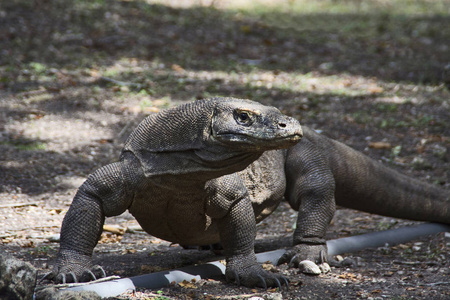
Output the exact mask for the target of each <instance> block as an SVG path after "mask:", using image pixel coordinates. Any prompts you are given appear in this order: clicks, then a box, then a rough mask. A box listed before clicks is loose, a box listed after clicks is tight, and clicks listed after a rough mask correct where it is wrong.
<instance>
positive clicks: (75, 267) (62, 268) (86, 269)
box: [41, 250, 106, 283]
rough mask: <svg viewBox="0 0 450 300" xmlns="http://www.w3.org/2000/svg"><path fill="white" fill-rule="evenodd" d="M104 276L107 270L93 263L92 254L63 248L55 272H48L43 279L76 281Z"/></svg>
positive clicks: (66, 281) (85, 280) (61, 281)
mask: <svg viewBox="0 0 450 300" xmlns="http://www.w3.org/2000/svg"><path fill="white" fill-rule="evenodd" d="M103 277H106V273H105V270H103V268H102V267H101V266H99V265H92V262H91V257H90V256H88V255H84V254H80V253H77V252H75V251H70V250H65V251H64V250H63V251H60V253H59V254H58V262H57V265H56V266H55V268H54V270H53V272H51V273H50V274H46V275H45V276H44V278H43V279H50V280H53V281H54V282H55V283H76V282H88V281H92V280H97V279H99V278H103ZM43 279H41V280H43Z"/></svg>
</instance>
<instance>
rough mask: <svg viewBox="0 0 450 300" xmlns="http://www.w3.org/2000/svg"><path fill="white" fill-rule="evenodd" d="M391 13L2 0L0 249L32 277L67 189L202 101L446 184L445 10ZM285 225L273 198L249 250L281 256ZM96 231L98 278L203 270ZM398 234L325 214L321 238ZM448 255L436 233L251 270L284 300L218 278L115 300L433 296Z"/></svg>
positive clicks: (136, 238) (384, 9)
mask: <svg viewBox="0 0 450 300" xmlns="http://www.w3.org/2000/svg"><path fill="white" fill-rule="evenodd" d="M206 2H207V3H206ZM244 2H245V3H247V2H248V1H242V3H244ZM255 2H258V3H259V2H261V1H255ZM262 2H263V3H265V2H264V1H262ZM337 2H339V1H337ZM400 2H402V1H391V2H390V3H391V4H389V5H392V6H389V5H388V4H386V3H387V2H386V1H342V3H341V4H339V3H336V1H309V2H308V1H286V2H283V1H281V2H280V4H279V6H278V7H275V8H273V7H267V6H265V5H262V6H255V7H253V8H246V7H237V6H235V2H234V1H223V2H222V1H212V2H211V1H209V2H208V1H164V2H161V1H137V0H136V1H133V0H127V1H100V0H99V1H75V2H74V1H51V0H48V1H44V0H36V1H25V0H23V1H20V0H12V1H8V2H2V3H1V4H0V153H1V155H0V249H1V250H0V251H5V252H9V253H11V254H13V255H15V256H16V257H19V258H21V259H24V260H26V261H29V262H30V263H32V264H33V265H34V266H35V267H37V268H38V269H39V273H40V275H42V274H44V273H45V272H48V271H49V270H50V269H51V268H52V264H53V259H54V257H55V255H56V252H57V249H58V243H57V242H54V241H53V239H54V237H55V235H56V234H58V233H59V229H60V225H61V221H62V219H63V217H64V215H65V213H66V212H67V209H68V207H69V205H70V203H71V200H72V198H73V196H74V194H75V192H76V189H77V188H78V186H79V185H80V184H81V183H82V182H83V181H84V180H85V178H86V177H87V176H88V175H89V174H90V173H92V172H93V171H94V170H95V169H96V168H98V167H100V166H103V165H105V164H108V163H110V162H113V161H115V160H117V158H118V156H119V154H120V150H121V146H122V145H123V142H124V140H125V139H126V137H127V136H128V134H129V133H130V132H131V131H132V129H133V128H134V127H135V126H136V125H137V124H138V123H139V122H140V120H142V119H143V118H144V117H145V116H146V115H148V114H151V113H154V112H157V111H159V110H161V109H164V108H166V107H170V106H173V105H177V104H179V103H183V102H186V101H191V100H194V99H198V98H204V97H210V96H216V95H220V96H235V97H242V98H250V99H252V100H256V101H260V102H262V103H264V104H269V105H274V106H277V107H278V108H280V109H281V110H282V111H283V112H284V113H286V114H289V115H292V116H294V117H296V118H298V119H299V120H300V121H301V123H302V124H304V125H307V126H310V127H313V128H315V129H317V130H320V131H322V132H323V133H324V134H326V135H328V136H330V137H332V138H334V139H337V140H339V141H341V142H344V143H346V144H348V145H350V146H352V147H353V148H355V149H357V150H359V151H362V152H363V153H365V154H366V155H368V156H370V157H372V158H373V159H376V160H379V161H381V162H382V163H384V164H386V165H388V166H390V167H391V168H394V169H397V170H399V171H400V172H403V173H405V174H408V175H409V176H413V177H416V178H419V179H421V180H423V181H427V182H430V183H433V184H436V185H438V186H440V187H441V188H444V189H449V187H450V178H449V170H450V153H449V151H448V148H449V145H450V121H449V120H450V101H449V99H450V92H449V83H450V77H449V74H450V71H449V70H450V54H449V53H450V49H449V47H450V45H449V43H448V41H450V32H449V28H450V18H449V15H450V11H448V9H447V10H445V9H443V8H442V7H444V8H445V7H448V6H446V4H447V5H448V1H435V2H430V1H411V2H408V3H409V4H404V6H402V5H403V4H402V3H404V2H402V3H400ZM296 3H297V4H298V6H296ZM317 3H319V4H320V5H319V4H317ZM399 3H400V4H399ZM316 4H317V5H318V6H317V7H316V6H314V5H316ZM440 4H442V5H443V6H439V5H440ZM289 5H291V6H289ZM399 7H401V9H400V8H399ZM295 217H296V214H295V212H294V211H292V210H291V209H290V208H289V207H288V205H287V204H286V203H283V204H282V205H281V206H280V207H279V209H278V210H277V211H276V212H275V213H274V214H273V215H272V216H270V217H269V218H268V219H266V220H264V221H263V222H262V223H261V224H259V225H258V236H257V243H256V250H257V251H258V252H262V251H268V250H273V249H276V248H279V247H288V246H289V242H290V238H291V233H292V226H293V224H294V222H295ZM107 224H108V225H112V226H113V227H115V228H119V229H120V230H122V232H120V233H118V234H115V233H111V232H106V231H105V232H104V233H103V236H102V239H101V241H100V243H99V245H98V246H97V247H96V249H95V252H94V260H95V262H96V263H98V264H100V265H102V266H103V267H104V268H105V270H106V271H107V273H108V275H119V276H122V277H126V276H136V275H139V274H145V273H150V272H155V271H161V270H167V269H173V268H178V267H182V266H187V265H192V264H196V263H201V262H206V261H209V260H216V259H217V257H216V256H215V255H214V254H213V253H211V252H210V251H200V250H185V249H183V248H182V247H180V246H179V245H176V244H175V245H173V244H170V243H168V242H166V241H163V240H160V239H158V238H155V237H151V236H149V235H147V234H145V233H143V232H141V231H138V230H132V229H133V228H134V229H135V227H136V225H137V223H136V222H135V221H134V220H133V218H132V217H131V216H130V215H129V214H124V215H121V216H119V217H114V218H110V219H108V220H107ZM411 224H416V222H412V221H406V220H399V219H393V218H387V217H382V216H377V215H371V214H367V213H363V212H357V211H353V210H348V209H343V208H340V209H339V210H338V211H337V213H336V215H335V218H334V220H333V223H332V225H331V226H330V228H329V231H328V238H339V237H345V236H352V235H358V234H361V233H366V232H372V231H379V230H385V229H391V228H397V227H401V226H405V225H411ZM126 228H129V230H128V231H127V232H125V233H124V232H123V231H125V230H126ZM449 254H450V237H449V235H448V234H444V233H442V234H438V235H434V236H430V237H425V238H422V239H419V240H415V241H411V242H410V243H406V244H401V245H396V246H386V247H381V248H377V249H368V250H364V251H360V252H358V253H351V254H348V255H346V256H352V257H354V258H357V259H356V261H357V262H358V264H357V265H355V266H352V267H349V268H333V269H332V272H331V273H329V274H326V275H320V276H307V275H304V274H300V273H299V272H298V271H297V270H294V269H287V267H286V266H284V265H282V266H268V268H269V269H271V270H273V271H275V272H281V273H283V274H284V275H285V276H286V277H287V278H288V279H289V280H290V285H289V288H288V289H284V290H277V289H274V290H268V291H265V290H262V289H249V288H245V287H236V286H234V285H231V284H227V283H226V282H225V281H224V279H223V278H222V279H218V280H201V281H198V282H195V283H189V284H181V285H179V284H178V285H173V286H170V287H167V288H162V289H160V290H138V291H137V292H135V293H132V294H127V295H122V296H120V297H118V299H149V298H150V299H246V298H253V299H258V298H255V297H260V298H264V299H331V298H343V299H360V298H361V299H449V298H450V259H449V258H450V255H449Z"/></svg>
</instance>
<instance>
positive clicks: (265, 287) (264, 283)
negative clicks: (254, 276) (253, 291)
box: [258, 275, 267, 290]
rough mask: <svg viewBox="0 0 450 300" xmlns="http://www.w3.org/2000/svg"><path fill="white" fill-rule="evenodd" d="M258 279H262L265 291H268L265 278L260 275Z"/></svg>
mask: <svg viewBox="0 0 450 300" xmlns="http://www.w3.org/2000/svg"><path fill="white" fill-rule="evenodd" d="M258 278H259V279H261V282H262V284H263V286H262V287H263V289H265V290H267V283H266V280H265V279H264V277H262V276H261V275H258Z"/></svg>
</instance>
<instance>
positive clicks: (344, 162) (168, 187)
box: [49, 98, 450, 287]
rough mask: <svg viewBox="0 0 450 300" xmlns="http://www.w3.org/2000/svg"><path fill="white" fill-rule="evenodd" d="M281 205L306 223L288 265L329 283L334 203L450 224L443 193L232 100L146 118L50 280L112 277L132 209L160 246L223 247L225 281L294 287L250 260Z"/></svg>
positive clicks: (99, 174)
mask: <svg viewBox="0 0 450 300" xmlns="http://www.w3.org/2000/svg"><path fill="white" fill-rule="evenodd" d="M302 136H303V138H302ZM301 138H302V141H301V142H300V143H298V142H299V141H300V139H301ZM283 198H285V199H286V200H287V201H288V202H289V203H290V205H291V206H292V208H294V209H295V210H298V211H299V213H298V219H297V227H296V230H295V232H294V246H293V248H292V249H291V250H289V251H287V253H286V254H285V255H284V256H283V257H282V258H281V259H280V262H290V263H291V264H292V265H294V266H302V264H305V263H306V262H308V263H309V264H311V263H312V262H314V263H317V264H318V266H319V267H320V270H322V271H323V272H327V271H329V269H330V268H329V266H328V264H327V263H326V254H327V248H326V244H325V239H324V236H325V232H326V230H327V227H328V225H329V223H330V221H331V219H332V217H333V214H334V211H335V205H336V203H337V204H339V205H342V206H345V207H349V208H354V209H359V210H363V211H367V212H372V213H377V214H382V215H387V216H393V217H399V218H407V219H414V220H424V221H434V222H442V223H449V222H450V210H449V209H450V201H449V193H448V191H447V190H443V189H439V188H437V187H435V186H432V185H429V184H426V183H422V182H420V181H417V180H414V179H411V178H408V177H406V176H404V175H401V174H399V173H397V172H396V171H393V170H390V169H388V168H386V167H384V166H383V165H381V164H380V163H378V162H375V161H374V160H372V159H370V158H368V157H366V156H364V155H362V154H361V153H359V152H357V151H355V150H352V149H351V148H349V147H347V146H345V145H343V144H341V143H339V142H337V141H334V140H331V139H328V138H326V137H324V136H321V135H319V134H317V133H315V132H314V131H313V130H311V129H309V128H306V127H303V132H302V128H301V127H300V124H299V122H298V121H297V120H295V119H293V118H290V117H287V116H285V115H283V114H282V113H281V112H280V111H279V110H277V109H276V108H273V107H269V106H263V105H261V104H258V103H256V102H253V101H249V100H242V99H234V98H214V99H209V100H198V101H195V102H192V103H187V104H184V105H180V106H178V107H175V108H172V109H168V110H163V111H161V112H160V113H158V114H154V115H150V116H148V117H147V118H146V119H144V120H143V121H142V122H141V124H140V125H139V126H138V127H137V128H136V129H135V131H134V132H133V133H132V134H131V136H130V137H129V139H128V140H127V142H126V144H125V146H124V149H123V151H122V154H121V156H120V160H119V162H116V163H112V164H109V165H107V166H105V167H103V168H100V169H99V170H97V171H96V172H94V173H93V174H92V175H90V176H89V177H88V179H87V180H86V181H85V182H84V183H83V185H82V186H81V187H80V188H79V190H78V192H77V194H76V196H75V198H74V200H73V203H72V205H71V206H70V209H69V211H68V212H67V214H66V216H65V218H64V221H63V224H62V229H61V245H60V250H59V253H58V258H57V263H56V266H55V269H54V271H53V272H52V274H51V275H50V276H49V277H51V278H53V279H54V280H55V281H56V282H73V281H89V280H92V279H95V278H97V277H102V276H105V275H104V271H103V269H102V268H101V267H99V266H93V265H92V263H91V255H92V251H93V249H94V247H95V245H96V244H97V241H98V239H99V237H100V234H101V232H102V225H103V222H104V219H105V217H110V216H116V215H119V214H121V213H123V212H124V211H125V210H127V209H128V210H129V212H130V213H131V214H132V215H133V216H134V217H135V218H136V219H137V221H138V222H139V223H140V225H141V226H142V228H143V229H144V230H145V231H147V232H148V233H150V234H152V235H154V236H156V237H159V238H162V239H165V240H168V241H171V242H174V243H180V244H186V245H207V244H213V243H217V242H219V241H220V242H221V243H222V245H223V247H224V253H225V256H226V261H227V266H226V272H225V275H226V279H227V280H228V281H235V282H236V283H237V284H242V285H245V286H249V287H253V286H261V287H267V286H280V285H281V284H285V283H286V284H287V281H286V279H285V278H284V277H282V276H280V275H278V274H275V273H271V272H267V271H265V270H263V269H262V268H261V266H260V265H258V264H257V262H256V258H255V253H254V249H253V247H254V239H255V231H256V223H257V222H259V221H261V220H262V219H264V218H265V217H266V216H268V215H269V214H270V213H272V212H273V211H274V210H275V208H276V207H277V206H278V204H279V203H280V201H281V200H282V199H283ZM311 261H312V262H311Z"/></svg>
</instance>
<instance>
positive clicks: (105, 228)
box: [103, 224, 126, 235]
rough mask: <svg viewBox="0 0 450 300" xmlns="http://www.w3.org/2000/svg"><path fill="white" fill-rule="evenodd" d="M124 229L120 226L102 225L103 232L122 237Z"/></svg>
mask: <svg viewBox="0 0 450 300" xmlns="http://www.w3.org/2000/svg"><path fill="white" fill-rule="evenodd" d="M125 230H126V229H125V228H124V227H122V226H120V225H107V224H105V225H103V231H107V232H111V233H114V234H119V235H122V234H124V233H125Z"/></svg>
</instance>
